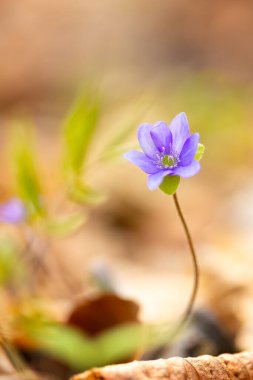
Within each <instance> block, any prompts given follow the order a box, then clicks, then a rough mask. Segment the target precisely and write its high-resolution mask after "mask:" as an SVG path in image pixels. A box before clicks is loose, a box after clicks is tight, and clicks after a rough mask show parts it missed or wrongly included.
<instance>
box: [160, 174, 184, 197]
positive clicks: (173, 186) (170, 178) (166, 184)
mask: <svg viewBox="0 0 253 380" xmlns="http://www.w3.org/2000/svg"><path fill="white" fill-rule="evenodd" d="M179 182H180V177H179V176H177V175H167V176H166V177H164V179H163V183H162V184H161V185H160V186H159V187H160V189H161V190H162V191H163V192H164V193H165V194H167V195H172V194H174V193H175V192H176V190H177V188H178V185H179Z"/></svg>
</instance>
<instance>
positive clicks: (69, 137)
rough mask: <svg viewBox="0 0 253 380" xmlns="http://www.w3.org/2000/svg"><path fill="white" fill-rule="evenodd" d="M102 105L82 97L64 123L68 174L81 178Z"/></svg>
mask: <svg viewBox="0 0 253 380" xmlns="http://www.w3.org/2000/svg"><path fill="white" fill-rule="evenodd" d="M99 113H100V104H99V102H98V100H97V99H95V100H94V99H90V98H88V97H82V98H81V99H78V100H77V102H76V103H75V104H74V107H73V109H72V111H71V112H70V114H69V116H68V117H67V120H66V122H65V123H64V140H65V147H64V165H65V169H66V170H67V172H70V173H71V174H72V175H73V174H74V176H79V175H80V173H81V171H82V168H83V165H84V162H85V159H86V156H87V153H88V149H89V146H90V143H91V141H92V138H93V136H94V133H95V130H96V127H97V124H98V117H99Z"/></svg>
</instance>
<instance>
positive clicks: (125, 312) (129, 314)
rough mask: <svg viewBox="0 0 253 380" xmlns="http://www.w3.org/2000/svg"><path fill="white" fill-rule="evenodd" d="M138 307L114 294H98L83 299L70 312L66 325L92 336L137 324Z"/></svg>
mask: <svg viewBox="0 0 253 380" xmlns="http://www.w3.org/2000/svg"><path fill="white" fill-rule="evenodd" d="M138 311H139V306H138V305H137V304H136V303H135V302H133V301H131V300H127V299H124V298H121V297H119V296H118V295H116V294H111V293H107V294H99V295H97V296H95V297H93V298H90V299H85V300H83V301H82V302H81V303H79V304H78V305H76V307H75V308H74V310H73V311H72V313H71V315H70V316H69V318H68V322H67V323H68V324H70V325H71V326H74V327H77V328H79V329H80V330H82V331H84V332H85V333H86V334H88V335H91V336H94V335H96V334H99V333H101V332H102V331H105V330H107V329H109V328H112V327H114V326H118V325H122V324H124V323H131V322H138V321H139V319H138Z"/></svg>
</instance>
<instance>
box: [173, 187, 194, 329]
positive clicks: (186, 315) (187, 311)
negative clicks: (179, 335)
mask: <svg viewBox="0 0 253 380" xmlns="http://www.w3.org/2000/svg"><path fill="white" fill-rule="evenodd" d="M173 199H174V203H175V206H176V209H177V213H178V215H179V218H180V220H181V223H182V225H183V228H184V232H185V234H186V238H187V242H188V245H189V248H190V253H191V258H192V263H193V269H194V280H193V287H192V291H191V295H190V298H189V301H188V304H187V306H186V309H185V311H184V313H183V316H182V319H181V320H180V323H179V325H178V328H177V331H178V330H179V329H181V327H183V325H184V324H185V323H186V322H187V321H188V320H189V318H190V317H191V314H192V311H193V307H194V303H195V300H196V296H197V292H198V287H199V267H198V261H197V255H196V251H195V248H194V245H193V241H192V238H191V234H190V231H189V228H188V226H187V223H186V221H185V218H184V215H183V212H182V210H181V207H180V204H179V202H178V198H177V194H176V193H175V194H173Z"/></svg>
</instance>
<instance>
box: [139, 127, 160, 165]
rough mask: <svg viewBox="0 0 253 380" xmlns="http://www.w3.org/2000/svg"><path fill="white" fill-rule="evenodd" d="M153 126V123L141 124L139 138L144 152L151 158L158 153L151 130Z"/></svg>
mask: <svg viewBox="0 0 253 380" xmlns="http://www.w3.org/2000/svg"><path fill="white" fill-rule="evenodd" d="M152 128H153V126H152V125H151V124H148V123H144V124H141V125H140V127H139V129H138V140H139V144H140V146H141V148H142V150H143V152H144V153H145V154H146V155H147V156H148V157H150V158H153V157H154V155H155V154H156V153H157V149H156V146H155V144H154V142H153V140H152V138H151V134H150V131H151V129H152Z"/></svg>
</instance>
